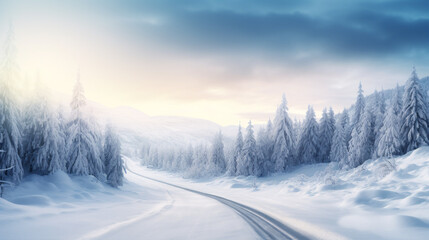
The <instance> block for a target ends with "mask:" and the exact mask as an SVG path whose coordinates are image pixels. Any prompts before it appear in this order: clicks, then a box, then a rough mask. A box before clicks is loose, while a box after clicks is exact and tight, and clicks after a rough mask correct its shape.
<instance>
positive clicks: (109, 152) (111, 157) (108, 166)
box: [103, 125, 124, 187]
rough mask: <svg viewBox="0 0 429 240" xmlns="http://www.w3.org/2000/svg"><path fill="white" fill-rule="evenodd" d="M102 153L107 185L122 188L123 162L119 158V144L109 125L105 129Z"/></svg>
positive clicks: (120, 157)
mask: <svg viewBox="0 0 429 240" xmlns="http://www.w3.org/2000/svg"><path fill="white" fill-rule="evenodd" d="M103 153H104V154H103V155H104V157H103V158H104V164H105V172H106V177H107V183H109V184H110V185H112V186H113V187H118V186H122V183H123V178H124V161H123V160H122V156H121V142H120V141H119V137H118V135H117V134H116V133H115V132H114V130H113V129H112V127H111V126H110V125H107V127H106V134H105V139H104V147H103Z"/></svg>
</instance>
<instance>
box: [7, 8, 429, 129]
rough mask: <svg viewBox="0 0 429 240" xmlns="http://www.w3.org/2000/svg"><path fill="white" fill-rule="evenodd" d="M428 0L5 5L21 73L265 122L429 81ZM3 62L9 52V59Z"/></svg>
mask: <svg viewBox="0 0 429 240" xmlns="http://www.w3.org/2000/svg"><path fill="white" fill-rule="evenodd" d="M428 13H429V1H428V0H361V1H344V0H325V1H317V0H230V1H222V0H185V1H180V0H147V1H106V0H98V1H93V0H88V1H83V0H74V1H71V0H70V1H53V0H51V1H37V3H36V1H19V3H18V1H4V0H0V39H1V41H3V40H4V38H5V35H6V32H7V28H8V25H9V22H10V21H12V22H13V25H14V31H15V37H16V45H17V47H18V51H19V55H18V57H19V58H18V60H19V63H20V65H21V69H22V71H23V72H24V74H26V75H27V76H29V78H32V76H35V75H36V74H37V73H39V75H40V77H41V78H42V80H43V81H44V82H46V83H47V85H49V86H50V88H51V90H54V91H56V92H59V93H69V92H70V91H71V89H72V86H73V83H74V80H75V76H76V72H77V69H79V68H80V72H81V76H82V82H83V84H84V87H85V90H86V95H87V98H89V99H91V100H93V101H97V102H100V103H102V104H104V105H107V106H131V107H134V108H137V109H139V110H141V111H143V112H145V113H147V114H149V115H176V116H187V117H196V118H204V119H209V120H213V121H215V122H217V123H220V124H222V125H228V124H237V123H238V121H242V122H247V120H249V119H252V120H253V121H255V122H265V121H266V120H267V119H268V118H269V117H273V114H274V112H275V109H276V106H277V104H278V103H279V102H280V100H281V94H282V93H283V92H284V93H285V94H286V97H287V99H288V102H289V108H290V111H291V113H292V115H294V116H295V115H296V116H299V115H301V114H304V113H305V111H306V110H307V105H308V104H311V105H313V106H314V108H315V110H316V112H317V113H318V114H319V115H320V112H321V111H322V109H323V108H324V107H329V106H332V107H333V108H334V110H335V111H340V110H342V109H343V108H344V107H348V106H349V105H350V104H352V103H353V102H354V100H355V96H356V91H357V86H358V84H359V82H362V85H363V88H364V91H365V94H369V93H371V92H373V91H374V90H375V89H379V90H381V89H383V88H384V89H388V88H392V87H394V86H395V85H396V83H399V84H403V83H404V82H405V81H406V80H407V78H408V76H409V74H410V72H411V69H412V66H413V65H415V66H416V68H417V71H418V74H419V76H421V77H422V76H427V75H429V15H428ZM0 55H1V52H0Z"/></svg>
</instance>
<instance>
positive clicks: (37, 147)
mask: <svg viewBox="0 0 429 240" xmlns="http://www.w3.org/2000/svg"><path fill="white" fill-rule="evenodd" d="M40 91H41V90H40V89H39V97H38V99H36V103H35V104H33V105H32V107H34V109H33V111H30V113H31V115H32V121H31V122H30V124H29V126H28V127H29V128H28V130H27V131H26V132H27V136H25V138H26V141H25V143H26V144H25V146H24V149H25V154H24V156H25V165H26V166H27V169H28V170H29V171H30V172H34V173H38V174H49V173H52V172H56V171H58V170H64V166H65V158H64V155H63V148H64V136H63V133H62V132H61V129H60V125H59V122H58V118H57V116H56V113H55V112H54V111H52V110H51V107H50V106H49V103H48V100H47V98H46V97H45V96H44V94H40ZM36 109H37V111H36Z"/></svg>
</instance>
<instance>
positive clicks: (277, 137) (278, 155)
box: [272, 94, 296, 172]
mask: <svg viewBox="0 0 429 240" xmlns="http://www.w3.org/2000/svg"><path fill="white" fill-rule="evenodd" d="M293 131H294V130H293V124H292V120H291V119H290V118H289V115H288V107H287V101H286V96H285V95H284V94H283V97H282V103H281V104H280V106H279V107H278V108H277V113H276V117H275V119H274V132H273V137H274V148H273V155H272V161H273V162H274V171H275V172H282V171H284V170H286V169H287V168H288V167H290V166H293V165H295V164H296V162H295V161H294V153H295V142H294V137H293V135H294V133H293Z"/></svg>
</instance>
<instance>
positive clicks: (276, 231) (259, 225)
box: [126, 166, 309, 240]
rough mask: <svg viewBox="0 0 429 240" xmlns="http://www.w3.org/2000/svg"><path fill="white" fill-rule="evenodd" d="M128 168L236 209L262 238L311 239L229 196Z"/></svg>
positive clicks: (155, 180) (152, 179)
mask: <svg viewBox="0 0 429 240" xmlns="http://www.w3.org/2000/svg"><path fill="white" fill-rule="evenodd" d="M126 168H127V170H128V171H129V172H131V173H133V174H135V175H137V176H140V177H142V178H146V179H149V180H151V181H154V182H158V183H162V184H166V185H169V186H172V187H175V188H180V189H183V190H185V191H188V192H192V193H195V194H198V195H202V196H205V197H208V198H212V199H214V200H217V201H218V202H220V203H222V204H224V205H226V206H228V207H230V208H232V209H233V210H234V211H236V212H237V214H238V215H239V216H240V217H241V218H243V219H244V221H246V222H247V223H248V224H249V225H250V226H251V227H252V229H253V230H254V231H255V232H256V233H257V234H258V235H259V236H260V237H261V238H262V239H303V240H306V239H309V237H307V236H304V235H302V234H301V233H299V232H297V231H295V230H293V229H292V228H290V227H288V226H286V225H285V224H283V223H282V222H280V221H279V220H277V219H275V218H273V217H271V216H269V215H267V214H265V213H263V212H261V211H259V210H257V209H254V208H251V207H249V206H246V205H244V204H241V203H238V202H235V201H232V200H229V199H227V198H223V197H220V196H216V195H213V194H209V193H204V192H200V191H196V190H193V189H189V188H185V187H181V186H178V185H175V184H171V183H168V182H164V181H161V180H158V179H154V178H150V177H146V176H143V175H141V174H139V173H136V172H134V171H132V170H131V169H129V168H128V166H126Z"/></svg>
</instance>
